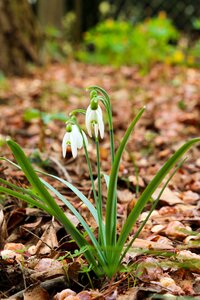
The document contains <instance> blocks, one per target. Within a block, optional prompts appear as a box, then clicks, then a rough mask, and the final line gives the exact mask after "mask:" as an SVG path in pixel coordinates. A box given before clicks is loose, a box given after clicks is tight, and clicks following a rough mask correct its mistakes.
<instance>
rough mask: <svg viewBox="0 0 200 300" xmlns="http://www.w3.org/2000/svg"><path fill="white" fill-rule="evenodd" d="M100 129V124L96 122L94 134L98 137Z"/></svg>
mask: <svg viewBox="0 0 200 300" xmlns="http://www.w3.org/2000/svg"><path fill="white" fill-rule="evenodd" d="M98 129H99V126H98V124H94V135H95V137H96V138H97V137H98Z"/></svg>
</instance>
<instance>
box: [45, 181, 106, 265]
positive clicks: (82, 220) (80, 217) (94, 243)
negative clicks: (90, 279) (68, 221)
mask: <svg viewBox="0 0 200 300" xmlns="http://www.w3.org/2000/svg"><path fill="white" fill-rule="evenodd" d="M41 181H42V182H43V184H44V185H45V186H46V187H47V188H48V189H50V190H51V191H52V192H53V193H54V194H55V195H56V196H57V197H58V198H59V199H60V200H61V201H62V202H63V203H64V204H65V205H66V206H67V207H68V208H69V209H70V210H71V212H72V213H73V214H74V216H75V217H76V218H77V219H78V221H79V222H80V223H81V225H82V226H83V228H84V229H85V231H86V232H87V234H88V236H89V237H90V239H91V242H92V243H93V245H94V247H95V249H96V252H97V253H98V256H99V260H100V261H101V264H102V265H104V264H105V258H104V256H103V252H102V251H101V247H100V245H99V243H98V242H97V240H96V238H95V236H94V234H93V232H92V230H91V229H90V227H89V226H88V224H87V223H86V222H85V220H84V219H83V217H82V216H81V215H80V213H79V212H78V211H77V209H76V208H75V207H74V206H73V205H72V204H71V203H70V202H69V201H68V200H67V199H66V198H65V197H64V196H63V195H62V194H61V193H59V192H58V191H57V190H56V189H55V188H54V187H52V186H51V185H50V184H49V183H48V182H46V181H45V180H44V179H41Z"/></svg>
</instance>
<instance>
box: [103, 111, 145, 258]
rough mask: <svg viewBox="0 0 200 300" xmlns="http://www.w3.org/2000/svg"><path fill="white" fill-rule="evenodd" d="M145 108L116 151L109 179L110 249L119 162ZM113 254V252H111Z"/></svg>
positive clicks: (107, 236)
mask: <svg viewBox="0 0 200 300" xmlns="http://www.w3.org/2000/svg"><path fill="white" fill-rule="evenodd" d="M144 110H145V108H142V109H141V110H140V111H139V113H138V114H137V116H136V117H135V118H134V120H133V122H132V123H131V124H130V126H129V127H128V129H127V131H126V133H125V135H124V137H123V139H122V141H121V144H120V146H119V148H118V150H117V152H116V155H115V159H114V163H113V166H112V170H111V174H110V181H109V187H108V197H107V203H106V243H107V247H108V249H111V248H110V247H111V245H115V240H116V216H117V213H116V206H117V200H116V186H117V177H118V170H119V164H120V160H121V156H122V153H123V150H124V148H125V146H126V144H127V142H128V138H129V136H130V134H131V132H132V130H133V129H134V127H135V125H136V123H137V122H138V121H139V119H140V117H141V116H142V114H143V112H144ZM111 252H112V251H111ZM111 255H112V253H111Z"/></svg>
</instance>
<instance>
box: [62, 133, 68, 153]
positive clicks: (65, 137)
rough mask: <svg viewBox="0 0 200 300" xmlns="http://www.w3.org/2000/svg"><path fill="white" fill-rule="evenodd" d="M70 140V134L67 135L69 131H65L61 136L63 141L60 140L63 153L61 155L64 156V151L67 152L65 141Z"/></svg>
mask: <svg viewBox="0 0 200 300" xmlns="http://www.w3.org/2000/svg"><path fill="white" fill-rule="evenodd" d="M69 141H70V136H69V132H66V133H65V135H64V137H63V141H62V153H63V157H65V156H66V152H67V142H69Z"/></svg>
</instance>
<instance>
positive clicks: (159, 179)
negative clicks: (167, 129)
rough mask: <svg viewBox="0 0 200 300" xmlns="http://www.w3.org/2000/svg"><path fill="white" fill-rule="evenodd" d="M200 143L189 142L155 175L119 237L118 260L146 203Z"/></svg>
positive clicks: (117, 246) (195, 139)
mask: <svg viewBox="0 0 200 300" xmlns="http://www.w3.org/2000/svg"><path fill="white" fill-rule="evenodd" d="M198 142H200V138H194V139H192V140H190V141H188V142H186V143H185V144H184V145H183V146H182V147H180V148H179V149H178V150H177V151H176V152H175V153H174V154H173V155H172V156H171V158H169V159H168V161H167V162H166V163H165V164H164V166H163V167H162V168H161V169H160V171H159V172H158V173H157V174H156V175H155V177H154V178H153V179H152V181H151V182H150V183H149V185H148V186H147V187H146V189H145V190H144V192H143V193H142V195H141V196H140V198H139V199H138V201H137V203H136V205H135V206H134V208H133V209H132V211H131V213H130V214H129V216H128V218H127V220H126V222H125V224H124V226H123V228H122V230H121V233H120V236H119V239H118V241H117V244H116V252H115V259H116V261H117V260H118V258H119V256H120V254H121V251H122V249H123V247H124V244H125V242H126V240H127V238H128V235H129V234H130V232H131V230H132V228H133V225H134V224H135V223H136V221H137V219H138V217H139V215H140V213H141V212H142V210H143V209H144V207H145V205H146V203H147V202H148V201H149V199H150V197H151V196H152V194H153V193H154V191H155V190H156V188H157V187H158V186H159V184H160V183H161V182H162V180H163V179H164V178H165V177H166V175H167V174H168V173H169V171H170V170H171V169H172V168H173V166H174V165H175V164H176V163H177V161H178V160H179V159H180V158H181V157H182V156H183V155H184V153H185V152H186V151H187V150H188V149H189V148H191V146H192V145H193V144H195V143H198Z"/></svg>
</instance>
